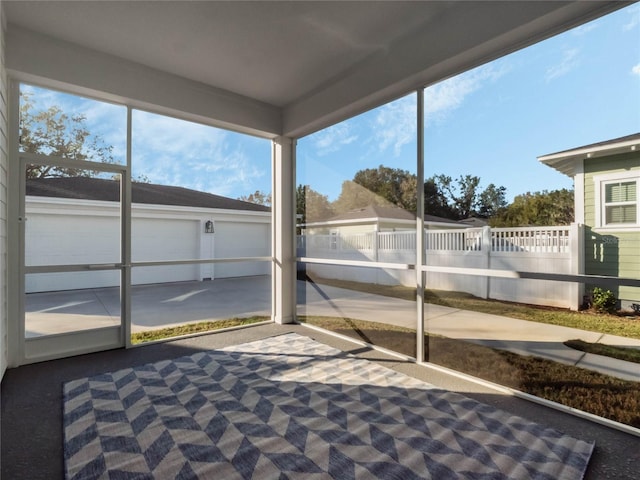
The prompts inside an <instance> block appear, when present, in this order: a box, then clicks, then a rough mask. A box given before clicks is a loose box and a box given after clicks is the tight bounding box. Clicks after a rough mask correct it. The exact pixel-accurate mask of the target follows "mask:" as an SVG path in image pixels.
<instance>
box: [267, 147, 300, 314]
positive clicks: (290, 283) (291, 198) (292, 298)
mask: <svg viewBox="0 0 640 480" xmlns="http://www.w3.org/2000/svg"><path fill="white" fill-rule="evenodd" d="M272 145H273V152H272V158H271V160H272V168H271V171H272V195H271V197H272V202H271V205H272V206H271V208H272V212H271V217H272V218H271V222H272V223H271V238H272V250H273V262H272V287H271V291H272V302H271V305H272V307H271V316H272V319H273V320H274V321H275V322H276V323H279V324H285V323H292V322H294V321H295V309H296V256H295V234H296V229H295V216H296V209H295V204H296V203H295V140H293V139H291V138H288V137H277V138H275V139H274V140H273V141H272Z"/></svg>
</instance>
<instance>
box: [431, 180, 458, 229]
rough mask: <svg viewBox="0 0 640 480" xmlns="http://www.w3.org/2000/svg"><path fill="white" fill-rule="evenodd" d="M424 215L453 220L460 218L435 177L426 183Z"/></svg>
mask: <svg viewBox="0 0 640 480" xmlns="http://www.w3.org/2000/svg"><path fill="white" fill-rule="evenodd" d="M424 213H426V214H428V215H435V216H436V217H442V218H451V219H457V216H458V215H457V213H456V211H455V209H454V208H453V207H452V206H451V205H449V202H448V200H447V197H446V195H445V194H444V192H443V191H442V189H441V188H440V186H439V184H438V182H437V181H436V178H435V177H431V178H428V179H427V180H425V182H424Z"/></svg>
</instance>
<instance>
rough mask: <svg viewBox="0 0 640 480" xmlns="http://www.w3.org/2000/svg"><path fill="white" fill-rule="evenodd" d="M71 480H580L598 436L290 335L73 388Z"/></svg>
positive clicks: (67, 451)
mask: <svg viewBox="0 0 640 480" xmlns="http://www.w3.org/2000/svg"><path fill="white" fill-rule="evenodd" d="M64 439H65V444H64V455H65V471H66V472H65V473H66V478H67V479H68V480H71V479H73V480H80V479H101V478H105V479H106V478H123V479H124V478H136V479H138V478H139V479H146V478H148V479H152V478H162V479H167V478H176V479H185V480H186V479H195V478H202V479H205V478H222V479H224V480H231V479H261V480H262V479H282V480H284V479H328V478H334V479H360V478H362V479H399V480H400V479H401V480H412V479H438V480H441V479H454V478H467V479H484V478H487V479H489V478H490V479H535V480H551V479H553V480H557V479H567V480H569V479H581V478H583V475H584V472H585V469H586V467H587V464H588V462H589V458H590V456H591V452H592V450H593V444H592V443H587V442H584V441H582V440H577V439H575V438H572V437H569V436H567V435H564V434H562V433H561V432H558V431H557V430H554V429H552V428H548V427H545V426H542V425H539V424H536V423H532V422H530V421H528V420H525V419H523V418H520V417H517V416H513V415H510V414H508V413H506V412H503V411H501V410H497V409H495V408H493V407H490V406H488V405H485V404H482V403H478V402H476V401H475V400H472V399H469V398H467V397H465V396H463V395H459V394H456V393H452V392H447V391H444V390H441V389H437V388H435V387H434V386H432V385H429V384H427V383H425V382H422V381H419V380H416V379H414V378H412V377H409V376H406V375H403V374H400V373H397V372H394V371H393V370H390V369H388V368H385V367H382V366H380V365H378V364H376V363H374V362H370V361H368V360H364V359H359V358H356V357H353V356H350V355H347V354H345V353H344V352H341V351H340V350H337V349H334V348H332V347H329V346H327V345H324V344H321V343H318V342H316V341H314V340H311V339H310V338H308V337H305V336H301V335H297V334H293V333H292V334H286V335H280V336H275V337H270V338H267V339H264V340H260V341H256V342H251V343H247V344H243V345H236V346H233V347H229V348H225V349H221V350H212V351H206V352H199V353H196V354H194V355H191V356H188V357H182V358H177V359H173V360H165V361H161V362H157V363H154V364H149V365H144V366H141V367H136V368H129V369H124V370H120V371H117V372H113V373H105V374H102V375H96V376H93V377H89V378H84V379H79V380H74V381H72V382H69V383H66V384H65V385H64Z"/></svg>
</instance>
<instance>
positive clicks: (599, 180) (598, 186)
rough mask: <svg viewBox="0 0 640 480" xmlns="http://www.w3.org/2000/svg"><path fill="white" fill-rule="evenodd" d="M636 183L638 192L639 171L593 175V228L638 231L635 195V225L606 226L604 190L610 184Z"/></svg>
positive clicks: (638, 206)
mask: <svg viewBox="0 0 640 480" xmlns="http://www.w3.org/2000/svg"><path fill="white" fill-rule="evenodd" d="M630 181H635V182H636V192H640V171H639V170H632V171H628V172H616V173H607V174H604V175H595V176H594V177H593V182H594V190H595V214H596V222H595V228H598V229H600V230H618V231H619V230H640V198H639V197H638V193H636V201H635V204H636V221H635V223H616V224H609V225H607V224H606V211H605V209H606V205H605V198H606V196H605V188H606V186H607V185H609V184H612V183H620V182H630Z"/></svg>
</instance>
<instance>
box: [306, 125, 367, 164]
mask: <svg viewBox="0 0 640 480" xmlns="http://www.w3.org/2000/svg"><path fill="white" fill-rule="evenodd" d="M357 139H358V135H357V134H355V133H353V131H352V127H351V123H350V122H348V121H346V122H341V123H338V124H336V125H333V126H331V127H329V128H325V129H324V130H321V131H320V132H318V133H316V134H314V135H313V140H312V142H313V145H314V147H315V149H316V152H317V154H318V155H320V156H322V155H327V154H329V153H332V152H337V151H338V150H340V149H341V148H342V147H343V146H345V145H349V144H350V143H353V142H355V141H356V140H357Z"/></svg>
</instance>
